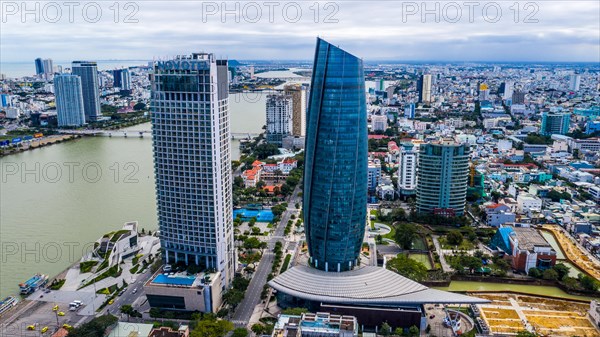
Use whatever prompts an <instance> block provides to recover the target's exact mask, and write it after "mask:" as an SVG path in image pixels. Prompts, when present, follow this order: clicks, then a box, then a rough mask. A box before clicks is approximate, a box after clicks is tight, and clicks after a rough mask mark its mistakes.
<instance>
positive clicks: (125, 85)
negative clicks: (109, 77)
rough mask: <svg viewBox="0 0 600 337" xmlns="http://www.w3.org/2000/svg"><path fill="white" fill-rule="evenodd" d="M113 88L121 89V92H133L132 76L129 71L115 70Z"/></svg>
mask: <svg viewBox="0 0 600 337" xmlns="http://www.w3.org/2000/svg"><path fill="white" fill-rule="evenodd" d="M113 87H115V88H119V89H121V91H129V90H131V75H130V74H129V69H126V68H125V69H116V70H113Z"/></svg>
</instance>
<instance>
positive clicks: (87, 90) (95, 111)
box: [71, 61, 102, 123]
mask: <svg viewBox="0 0 600 337" xmlns="http://www.w3.org/2000/svg"><path fill="white" fill-rule="evenodd" d="M71 72H72V73H73V75H77V76H79V77H80V78H81V89H82V93H83V108H84V112H85V122H86V123H89V122H94V121H96V120H98V118H100V117H101V116H102V113H101V112H100V111H101V110H100V89H99V85H100V84H99V82H98V65H97V64H96V62H90V61H73V64H72V66H71Z"/></svg>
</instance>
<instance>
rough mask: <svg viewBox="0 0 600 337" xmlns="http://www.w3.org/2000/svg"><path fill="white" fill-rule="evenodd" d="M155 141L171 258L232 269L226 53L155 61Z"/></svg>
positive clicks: (226, 280)
mask: <svg viewBox="0 0 600 337" xmlns="http://www.w3.org/2000/svg"><path fill="white" fill-rule="evenodd" d="M151 78H152V90H151V104H150V106H151V112H152V114H151V116H152V142H153V152H154V173H155V177H156V199H157V206H158V225H159V229H160V240H161V248H162V249H163V254H164V259H165V261H166V262H167V263H178V262H183V263H185V264H187V265H190V264H195V265H197V266H199V267H200V268H201V269H203V270H215V271H218V272H220V275H221V280H222V282H221V284H222V285H223V286H224V287H227V286H228V285H229V284H230V282H231V280H232V279H233V273H234V271H235V253H234V252H235V250H234V246H233V244H234V240H233V200H232V180H231V149H230V147H231V145H230V142H231V139H230V138H231V134H230V124H229V120H230V117H229V108H228V103H229V98H228V95H229V91H228V90H229V88H228V83H227V60H217V59H216V58H215V57H214V55H213V54H206V53H194V54H192V55H190V56H179V57H177V58H175V59H172V60H167V61H157V62H155V65H154V72H153V74H151Z"/></svg>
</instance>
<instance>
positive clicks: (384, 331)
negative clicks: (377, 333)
mask: <svg viewBox="0 0 600 337" xmlns="http://www.w3.org/2000/svg"><path fill="white" fill-rule="evenodd" d="M391 333H392V327H391V326H390V325H389V324H388V322H383V324H381V334H382V335H384V336H389V335H390V334H391Z"/></svg>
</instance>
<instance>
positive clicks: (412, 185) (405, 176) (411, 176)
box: [398, 143, 418, 196]
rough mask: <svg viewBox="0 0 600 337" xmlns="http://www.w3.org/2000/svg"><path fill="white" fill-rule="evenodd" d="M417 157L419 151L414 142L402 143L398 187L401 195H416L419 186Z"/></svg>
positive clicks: (399, 157)
mask: <svg viewBox="0 0 600 337" xmlns="http://www.w3.org/2000/svg"><path fill="white" fill-rule="evenodd" d="M417 158H418V152H417V151H416V150H415V149H414V144H413V143H402V144H400V154H399V156H398V189H399V190H400V195H402V196H409V195H414V194H415V193H416V192H415V189H416V188H417Z"/></svg>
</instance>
